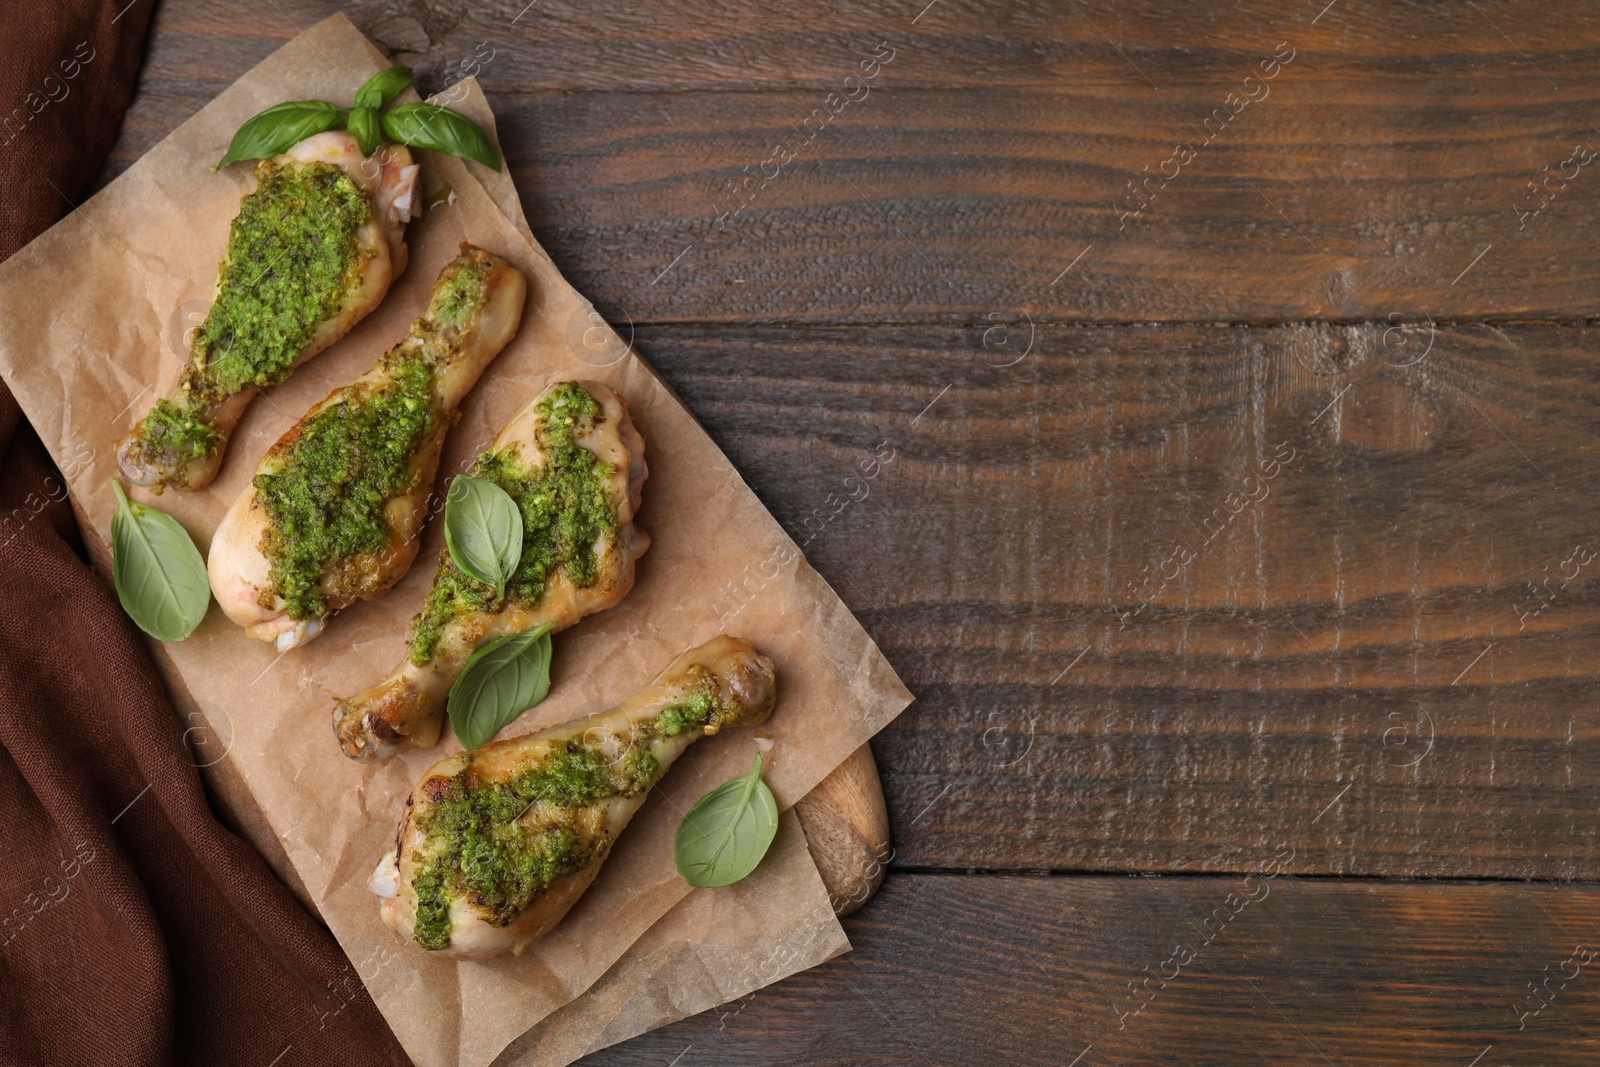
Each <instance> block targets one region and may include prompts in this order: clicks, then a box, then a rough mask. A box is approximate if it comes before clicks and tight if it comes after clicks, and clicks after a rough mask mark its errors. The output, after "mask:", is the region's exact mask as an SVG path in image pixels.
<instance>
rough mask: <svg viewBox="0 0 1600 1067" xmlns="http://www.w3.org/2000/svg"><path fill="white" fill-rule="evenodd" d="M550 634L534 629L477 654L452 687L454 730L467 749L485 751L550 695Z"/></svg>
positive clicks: (452, 725) (451, 701) (515, 635)
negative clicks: (520, 716) (508, 726)
mask: <svg viewBox="0 0 1600 1067" xmlns="http://www.w3.org/2000/svg"><path fill="white" fill-rule="evenodd" d="M550 630H551V627H550V626H548V625H545V626H535V627H534V628H533V629H531V630H525V631H523V632H522V633H520V634H512V635H511V636H510V637H502V638H500V639H498V640H495V641H490V642H489V643H488V644H487V645H484V646H483V647H482V648H480V649H478V651H477V652H475V653H473V655H472V658H471V659H469V660H468V661H467V667H466V669H465V670H463V671H462V672H461V677H459V678H457V679H456V684H455V685H453V686H451V687H450V704H449V709H450V727H451V729H453V730H455V732H456V736H457V737H459V738H460V739H461V744H462V745H463V746H465V747H466V748H482V747H483V746H484V745H486V744H488V743H489V740H490V739H491V738H493V737H494V735H495V734H497V733H499V732H500V730H501V729H502V728H504V727H505V726H507V725H508V724H510V723H511V722H512V721H514V720H515V719H516V718H517V716H519V715H521V714H522V713H523V712H525V711H527V710H528V709H529V708H531V707H533V706H534V705H535V704H537V703H539V701H541V700H543V699H544V697H545V694H546V693H548V692H550Z"/></svg>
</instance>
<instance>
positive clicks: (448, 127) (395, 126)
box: [383, 104, 500, 170]
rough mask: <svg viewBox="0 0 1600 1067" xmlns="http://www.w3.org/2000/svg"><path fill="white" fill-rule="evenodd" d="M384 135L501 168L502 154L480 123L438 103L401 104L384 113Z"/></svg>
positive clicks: (405, 142)
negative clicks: (480, 127) (490, 141)
mask: <svg viewBox="0 0 1600 1067" xmlns="http://www.w3.org/2000/svg"><path fill="white" fill-rule="evenodd" d="M383 132H384V134H385V135H387V136H388V138H389V139H390V140H391V141H399V142H400V143H401V144H408V145H411V146H412V147H414V148H431V149H432V150H433V151H435V152H445V153H447V154H449V155H452V156H461V157H463V158H465V159H475V160H477V161H478V162H479V163H482V164H483V165H484V166H486V167H488V168H489V169H490V170H499V169H500V154H499V153H498V152H496V151H495V150H494V145H492V144H490V143H489V138H488V136H487V135H486V134H485V133H484V132H483V131H482V130H480V129H478V126H477V123H475V122H473V121H472V120H471V119H469V118H467V117H466V116H465V115H463V114H461V113H460V112H457V111H451V110H450V109H449V108H447V107H440V106H439V105H438V104H401V105H400V106H399V107H392V108H390V109H389V110H388V111H385V112H384V113H383Z"/></svg>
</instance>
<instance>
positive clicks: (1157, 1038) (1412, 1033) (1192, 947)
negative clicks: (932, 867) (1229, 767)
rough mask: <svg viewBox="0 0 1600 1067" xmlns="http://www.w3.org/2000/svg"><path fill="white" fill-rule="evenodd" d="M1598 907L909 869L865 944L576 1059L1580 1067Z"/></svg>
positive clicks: (1312, 885) (1591, 1043)
mask: <svg viewBox="0 0 1600 1067" xmlns="http://www.w3.org/2000/svg"><path fill="white" fill-rule="evenodd" d="M1285 855H1287V853H1285ZM1296 865H1297V861H1296V860H1290V861H1289V862H1288V864H1287V867H1288V868H1289V869H1293V868H1294V867H1295V866H1296ZM1279 869H1280V868H1276V867H1273V868H1269V870H1279ZM1230 895H1232V899H1231V900H1230ZM1250 897H1253V898H1255V899H1254V900H1253V902H1246V898H1250ZM1597 908H1600V889H1596V888H1594V887H1584V888H1581V889H1580V888H1556V887H1553V886H1548V885H1542V884H1536V885H1522V884H1503V883H1502V884H1438V883H1432V884H1430V883H1403V884H1391V885H1381V884H1374V883H1346V882H1329V881H1319V880H1309V881H1308V880H1303V879H1296V878H1293V877H1282V876H1281V877H1277V878H1274V879H1264V878H1261V877H1259V876H1254V877H1252V878H1251V879H1250V881H1249V882H1246V881H1245V880H1244V879H1243V878H1241V877H1238V876H1231V877H1227V878H1162V879H1127V878H1103V877H1101V878H1001V877H989V878H971V877H935V876H894V875H892V876H891V877H890V878H889V880H888V881H887V882H886V883H885V884H884V887H883V889H882V890H881V891H880V893H879V895H878V896H877V897H876V898H875V899H874V900H873V901H872V902H871V903H870V904H868V905H867V907H866V908H864V909H863V910H862V911H861V913H860V914H859V915H858V916H856V917H855V918H852V919H849V920H846V922H845V927H846V929H847V930H848V932H849V935H850V938H851V941H852V943H853V944H854V945H855V951H853V952H851V953H849V954H847V955H845V956H843V957H841V958H840V959H837V960H834V961H833V962H831V963H829V964H826V965H824V966H822V967H819V968H816V969H815V970H811V971H807V972H805V973H803V974H800V975H797V976H795V977H794V978H791V979H788V980H787V981H785V982H782V983H780V984H778V985H776V986H772V987H769V988H767V989H763V990H760V991H759V992H757V993H755V994H752V995H751V996H749V997H747V998H745V999H744V1000H743V1001H735V1002H733V1003H731V1004H728V1005H724V1006H723V1007H722V1008H720V1009H717V1010H715V1011H710V1012H706V1013H704V1014H702V1015H698V1016H695V1017H693V1018H690V1019H686V1020H684V1021H682V1022H679V1023H676V1024H674V1025H672V1026H668V1027H665V1028H663V1029H661V1030H657V1031H655V1032H653V1033H650V1034H647V1035H644V1036H643V1037H639V1038H636V1039H634V1040H633V1041H630V1042H627V1043H625V1044H623V1045H620V1046H617V1047H615V1048H613V1049H609V1050H605V1051H602V1052H599V1053H596V1054H594V1055H592V1056H590V1057H588V1058H586V1059H584V1060H583V1061H581V1062H583V1063H584V1064H586V1065H593V1067H623V1065H630V1064H638V1065H640V1067H643V1065H646V1064H649V1065H652V1067H660V1065H661V1064H665V1063H670V1062H677V1063H679V1064H680V1065H682V1067H717V1065H721V1064H730V1065H732V1064H738V1065H741V1067H743V1065H746V1064H752V1063H762V1064H774V1065H777V1064H807V1065H813V1067H825V1065H834V1064H837V1065H845V1064H861V1063H872V1064H906V1065H932V1064H990V1063H1007V1064H1050V1065H1053V1067H1066V1065H1068V1064H1076V1065H1080V1067H1120V1065H1127V1067H1134V1065H1139V1067H1142V1065H1145V1064H1157V1063H1172V1064H1181V1065H1187V1067H1210V1065H1216V1067H1239V1065H1243V1064H1308V1065H1309V1064H1316V1065H1323V1064H1340V1065H1349V1067H1357V1065H1372V1067H1379V1065H1390V1064H1396V1063H1406V1064H1440V1065H1453V1067H1467V1065H1468V1064H1474V1065H1478V1067H1486V1065H1493V1067H1551V1065H1568V1064H1570V1065H1574V1067H1576V1065H1578V1064H1584V1065H1587V1064H1592V1063H1594V1062H1595V1060H1596V1058H1597V1056H1600V1036H1597V1035H1600V998H1596V997H1595V995H1594V991H1593V989H1592V988H1590V984H1591V983H1593V982H1594V981H1595V980H1596V978H1597V976H1596V974H1595V973H1594V971H1595V967H1596V964H1595V963H1594V962H1590V963H1587V964H1584V963H1583V962H1582V960H1583V959H1584V958H1585V956H1587V957H1589V958H1591V959H1592V958H1593V956H1594V953H1595V951H1596V950H1595V946H1596V943H1597V941H1600V934H1597V931H1596V928H1595V926H1594V924H1593V919H1594V916H1595V914H1596V909H1597ZM1208 938H1209V942H1208ZM1180 947H1181V949H1182V950H1187V952H1180ZM1580 947H1581V949H1582V950H1583V951H1581V952H1579V951H1578V950H1579V948H1580ZM1575 953H1577V954H1576V955H1575ZM1185 958H1188V962H1187V963H1186V964H1184V965H1182V966H1180V965H1179V964H1180V962H1181V961H1182V960H1183V959H1185ZM1574 972H1576V977H1571V978H1569V980H1567V981H1566V982H1565V983H1563V982H1562V980H1561V979H1560V978H1558V977H1555V976H1556V975H1557V974H1558V973H1559V974H1565V975H1569V976H1570V975H1573V974H1574ZM1147 976H1149V983H1148V985H1145V984H1144V983H1145V980H1146V978H1147ZM1163 976H1166V977H1165V983H1164V984H1163ZM1547 979H1548V982H1549V984H1548V986H1544V985H1543V983H1544V982H1545V981H1546V980H1547ZM1134 983H1138V984H1139V986H1140V988H1141V989H1142V990H1144V992H1143V998H1144V1002H1145V1006H1144V1007H1143V1008H1142V1009H1140V1010H1138V1011H1137V1013H1135V1009H1138V1008H1139V1005H1140V1004H1141V999H1140V998H1139V997H1138V996H1136V994H1135V992H1134V991H1132V990H1130V988H1129V987H1130V985H1131V984H1134ZM1529 983H1537V984H1539V985H1540V997H1541V999H1539V1000H1535V999H1534V994H1532V993H1530V991H1529V988H1528V986H1529ZM1546 990H1548V992H1546ZM1541 1005H1543V1006H1542V1008H1541ZM1535 1008H1540V1010H1539V1011H1538V1012H1537V1014H1534V1013H1533V1012H1534V1009H1535ZM1117 1012H1122V1013H1126V1015H1125V1017H1119V1015H1118V1014H1117ZM1522 1013H1528V1014H1522ZM1519 1024H1520V1028H1519ZM686 1050H687V1051H686ZM1085 1050H1087V1052H1086V1051H1085ZM1486 1050H1487V1051H1486ZM680 1055H681V1057H682V1058H681V1059H679V1060H676V1061H674V1057H678V1056H680ZM1075 1057H1081V1058H1075ZM1475 1057H1481V1058H1479V1059H1475Z"/></svg>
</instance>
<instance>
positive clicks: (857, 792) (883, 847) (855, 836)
mask: <svg viewBox="0 0 1600 1067" xmlns="http://www.w3.org/2000/svg"><path fill="white" fill-rule="evenodd" d="M795 811H797V812H799V814H800V824H801V825H802V826H803V827H805V831H806V844H807V845H808V846H810V848H811V858H812V859H814V860H816V863H817V871H818V872H819V873H820V874H821V875H822V883H823V885H825V886H827V887H828V899H829V900H831V901H832V902H833V912H834V914H835V915H837V916H839V917H840V918H843V917H844V916H846V915H849V914H850V913H851V912H853V911H855V910H856V909H857V908H859V907H861V905H863V904H865V903H866V902H867V901H868V900H869V899H871V897H872V894H873V893H875V892H877V889H878V886H879V885H880V884H882V882H883V872H884V870H885V869H886V868H887V867H888V865H889V859H890V857H891V852H890V849H889V813H888V810H887V809H886V808H885V806H884V802H883V784H882V783H881V782H879V781H878V764H877V763H876V762H875V761H874V760H873V758H872V747H871V746H870V745H862V746H861V747H860V748H858V749H856V750H855V752H853V753H851V755H850V758H849V759H847V760H845V761H844V762H843V763H841V764H840V765H839V766H838V768H837V769H836V770H835V771H834V772H833V773H832V774H830V775H828V777H826V778H824V779H823V780H822V781H821V782H819V783H818V784H817V787H816V788H815V789H813V790H812V791H811V792H809V793H807V794H806V795H805V796H803V797H801V798H800V802H799V803H797V804H796V805H795Z"/></svg>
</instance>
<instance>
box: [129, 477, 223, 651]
mask: <svg viewBox="0 0 1600 1067" xmlns="http://www.w3.org/2000/svg"><path fill="white" fill-rule="evenodd" d="M111 487H112V488H113V489H115V490H116V491H117V513H116V514H115V515H113V516H111V579H112V583H113V584H114V585H115V586H116V587H117V599H118V600H120V601H122V610H123V611H126V612H127V613H128V617H129V618H130V619H132V620H133V621H134V622H135V623H136V624H137V625H138V627H139V629H141V630H143V631H144V632H145V633H147V634H149V635H150V636H151V637H154V638H155V639H156V640H158V641H182V640H183V639H184V638H185V637H188V636H189V635H190V634H192V633H194V628H195V627H196V626H199V625H200V620H201V619H203V618H205V617H206V609H207V608H208V607H210V606H211V583H210V581H209V580H208V579H207V577H206V564H205V560H203V559H201V558H200V550H199V549H197V548H195V547H194V542H193V541H191V540H190V539H189V534H188V532H187V531H185V530H184V528H183V527H182V526H179V525H178V521H177V520H176V519H174V518H173V517H172V516H171V515H168V514H167V513H166V512H164V511H157V510H156V509H155V508H152V507H147V506H145V505H144V504H135V503H132V502H131V501H129V500H128V497H127V494H125V493H124V492H123V491H122V486H121V484H120V483H118V482H116V481H113V482H112V483H111Z"/></svg>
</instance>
